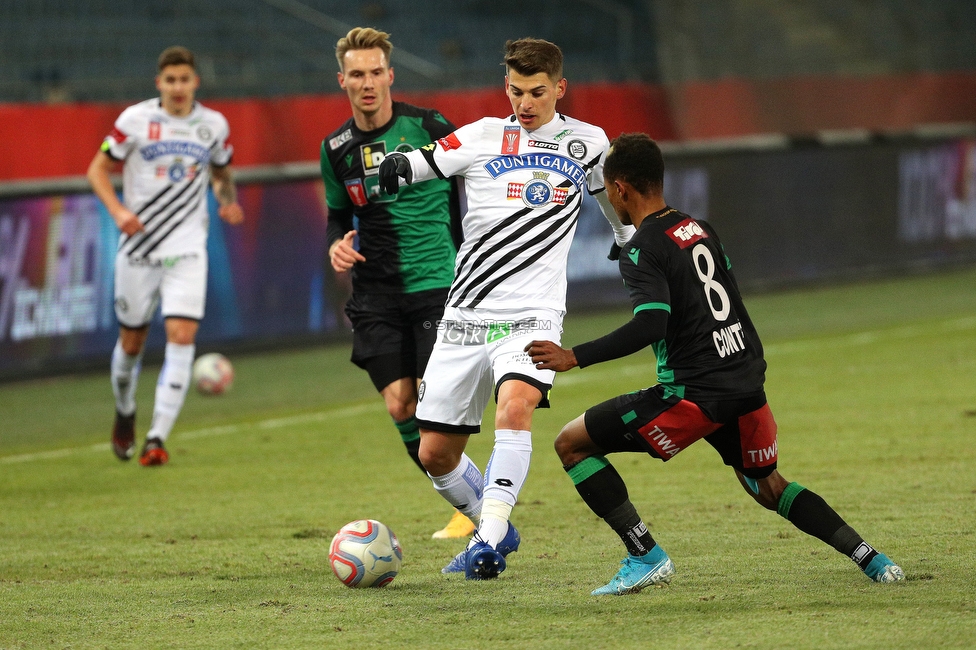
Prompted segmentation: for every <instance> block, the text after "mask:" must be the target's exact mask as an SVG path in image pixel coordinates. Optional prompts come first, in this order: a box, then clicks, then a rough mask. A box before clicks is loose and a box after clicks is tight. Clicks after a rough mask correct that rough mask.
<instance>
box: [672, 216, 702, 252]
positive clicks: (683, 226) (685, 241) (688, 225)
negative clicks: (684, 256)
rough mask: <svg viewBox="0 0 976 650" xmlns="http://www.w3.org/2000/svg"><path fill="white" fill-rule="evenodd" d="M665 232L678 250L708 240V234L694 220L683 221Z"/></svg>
mask: <svg viewBox="0 0 976 650" xmlns="http://www.w3.org/2000/svg"><path fill="white" fill-rule="evenodd" d="M665 232H666V233H667V234H668V237H670V238H671V239H673V240H674V243H675V244H677V245H678V247H679V248H688V247H689V246H691V245H692V244H694V243H695V242H697V241H699V240H701V239H707V238H708V233H707V232H705V231H704V230H703V229H702V227H701V226H699V225H698V222H697V221H695V220H694V219H685V220H684V221H682V222H681V223H679V224H678V225H676V226H674V227H673V228H670V229H668V230H666V231H665Z"/></svg>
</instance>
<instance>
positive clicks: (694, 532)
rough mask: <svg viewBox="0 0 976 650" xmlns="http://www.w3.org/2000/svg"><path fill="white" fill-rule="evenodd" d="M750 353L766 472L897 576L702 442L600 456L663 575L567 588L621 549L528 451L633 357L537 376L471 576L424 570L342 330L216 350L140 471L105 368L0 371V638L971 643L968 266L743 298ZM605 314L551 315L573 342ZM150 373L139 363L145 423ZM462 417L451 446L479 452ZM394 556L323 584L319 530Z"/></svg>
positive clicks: (455, 544)
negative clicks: (758, 361)
mask: <svg viewBox="0 0 976 650" xmlns="http://www.w3.org/2000/svg"><path fill="white" fill-rule="evenodd" d="M746 303H747V306H748V307H749V308H750V311H751V313H752V316H753V319H754V320H755V322H756V324H757V327H758V328H759V331H760V335H761V336H762V337H763V341H764V343H765V345H766V351H767V360H768V362H769V371H768V373H767V384H766V388H767V393H768V396H769V400H770V404H771V406H772V409H773V412H774V414H775V416H776V418H777V421H778V423H779V429H780V438H779V449H780V470H781V472H782V473H783V475H784V476H786V477H787V478H788V479H789V480H795V481H797V482H799V483H801V484H803V485H806V486H807V487H809V488H811V489H813V490H815V491H816V492H818V493H819V494H821V495H822V496H823V497H824V498H826V499H827V501H828V502H829V503H831V504H832V505H833V506H834V507H835V508H836V509H837V510H838V512H840V514H841V515H842V516H843V517H845V518H846V519H847V521H848V522H849V523H850V524H851V525H853V526H854V527H855V528H856V529H857V530H858V531H859V532H860V533H861V534H862V535H863V536H864V537H865V538H866V539H867V540H868V541H869V542H870V543H872V544H875V545H876V546H877V547H878V548H880V549H881V550H882V551H884V552H885V553H887V554H888V555H889V556H891V557H892V558H893V559H894V560H895V561H896V562H898V563H899V564H900V565H901V566H902V567H903V568H904V570H905V572H906V575H907V577H908V580H906V581H905V582H903V583H900V584H895V585H877V584H873V583H871V582H870V581H868V580H867V578H865V577H864V575H863V574H862V573H861V572H860V571H858V570H857V568H856V567H855V566H854V564H853V563H852V562H851V561H850V560H848V559H846V558H843V557H841V556H839V555H838V554H837V553H836V552H834V551H833V549H830V548H828V547H827V546H825V545H824V544H822V543H821V542H819V541H817V540H815V539H813V538H810V537H807V536H805V535H803V534H802V533H800V532H799V531H797V530H796V529H794V528H793V527H792V526H791V525H790V524H789V523H788V522H787V521H785V520H783V519H782V518H780V517H778V516H777V515H776V514H775V513H770V512H767V511H765V510H763V509H761V508H760V507H759V506H757V505H755V504H754V503H753V502H752V500H751V499H750V498H749V497H748V496H747V495H746V494H745V493H744V492H743V490H742V489H741V488H740V487H739V486H738V484H737V483H736V481H735V478H734V476H733V474H732V472H731V471H730V470H728V469H726V468H724V467H723V466H722V465H721V464H720V462H719V460H718V457H717V455H716V454H715V453H714V452H713V451H712V450H711V448H709V447H708V446H707V445H704V444H701V445H696V446H694V447H692V448H690V449H688V450H686V451H684V452H682V453H681V454H680V455H679V456H677V457H676V458H674V459H673V460H671V461H669V462H668V463H667V464H662V463H661V462H659V461H655V460H652V459H650V458H649V457H645V456H639V455H617V456H611V460H612V461H613V462H614V464H615V465H616V466H617V467H618V469H619V470H620V472H621V474H623V476H624V478H625V479H626V480H627V481H628V485H629V488H630V494H631V498H632V500H633V501H634V503H635V504H636V505H637V507H638V509H639V510H640V512H641V513H642V515H643V516H644V518H645V520H646V521H647V522H648V524H649V525H650V527H651V529H652V532H653V533H654V535H655V538H656V539H657V540H658V541H659V542H660V543H661V545H662V546H663V547H664V548H665V549H666V550H667V551H668V553H669V554H670V555H671V557H672V558H673V559H674V562H675V566H676V568H677V575H676V576H675V579H674V581H673V582H672V584H671V585H670V586H669V587H666V588H655V589H648V590H645V591H644V592H643V593H641V594H639V595H637V596H628V597H604V598H593V597H591V596H590V595H589V592H590V590H591V589H593V588H594V587H597V586H600V585H602V584H604V583H605V582H606V581H607V580H609V578H610V577H611V576H612V575H613V574H614V572H615V571H616V569H617V563H618V561H619V560H620V559H621V558H622V557H623V553H624V551H623V546H622V545H621V544H620V541H619V540H618V539H617V538H616V537H615V536H614V534H613V533H612V532H611V531H610V529H609V528H608V527H607V526H606V525H605V524H604V523H603V522H602V521H600V520H598V519H597V518H596V517H594V516H593V515H592V514H591V513H590V512H589V510H588V509H587V508H586V507H585V506H584V505H583V503H582V501H581V500H580V498H579V497H578V495H577V494H576V492H575V490H574V489H573V487H572V484H571V482H570V481H569V479H568V478H567V477H566V476H565V473H564V472H563V471H562V469H561V467H560V466H559V462H558V460H557V458H556V456H555V454H554V453H553V451H552V441H553V439H554V437H555V436H556V434H557V433H558V431H559V429H560V427H561V426H562V425H563V424H564V423H565V422H567V421H568V420H570V419H572V418H573V417H575V416H576V415H578V414H579V413H581V412H582V411H583V410H584V409H585V408H586V407H587V406H589V405H591V404H593V403H596V402H597V401H600V400H603V399H606V398H609V397H612V396H613V395H616V394H618V393H622V392H626V391H630V390H635V389H637V388H640V387H643V386H646V385H648V384H650V383H653V379H652V377H653V375H652V371H651V368H652V364H653V357H652V356H651V354H650V352H643V353H640V354H638V355H635V356H632V357H629V358H626V359H621V360H619V361H616V362H613V363H609V364H604V365H603V366H596V367H594V368H588V369H586V370H582V371H581V370H578V369H577V370H573V371H571V372H569V373H566V374H564V375H561V376H559V377H557V380H556V386H555V388H554V390H553V393H552V399H553V405H554V407H553V408H552V409H550V410H546V411H540V412H539V413H538V414H537V417H536V420H535V426H534V435H533V438H534V441H535V453H534V458H533V464H532V469H531V471H530V473H529V479H528V482H527V484H526V486H525V488H524V490H523V491H522V495H521V501H520V504H519V506H518V507H516V509H515V512H514V515H513V520H514V521H515V523H516V524H517V525H518V526H519V528H520V530H521V532H522V535H523V542H522V548H521V549H520V550H519V552H518V553H516V554H514V555H512V556H510V558H509V568H508V570H507V571H506V572H505V573H503V574H502V575H501V576H500V578H499V579H498V580H494V581H488V582H468V581H465V580H464V579H463V578H461V577H458V576H444V575H441V573H440V572H439V569H440V567H441V566H442V565H444V564H445V563H446V562H447V561H448V560H449V559H450V558H451V557H452V556H453V555H454V554H455V553H456V552H457V551H458V550H460V548H461V547H462V545H463V542H461V541H457V540H454V541H440V540H431V539H430V534H431V532H433V531H434V530H436V529H437V528H440V527H441V526H442V525H443V524H444V523H445V522H446V521H447V519H448V517H449V515H450V510H449V508H448V506H447V505H446V504H445V503H444V502H443V501H442V500H441V499H440V497H438V496H437V495H436V494H435V493H434V491H433V489H432V488H431V486H430V483H429V481H427V480H426V479H425V478H424V477H423V476H422V475H421V474H420V472H419V471H418V470H417V469H416V467H414V466H413V464H412V463H410V462H409V460H408V459H407V457H406V455H405V454H404V453H403V451H402V445H401V444H400V442H399V438H398V436H397V434H396V431H395V430H394V428H393V426H392V424H391V423H390V421H389V418H388V416H387V415H386V413H385V411H384V409H383V407H382V404H381V402H380V400H379V398H378V397H377V396H376V395H375V393H374V392H373V390H372V387H371V385H370V384H369V381H368V379H367V377H366V375H365V373H363V372H361V371H359V370H358V369H356V368H355V367H354V366H352V364H350V363H349V361H348V355H349V350H348V347H347V346H344V345H339V346H332V347H319V348H313V349H308V350H301V351H294V350H292V351H283V352H276V353H266V354H254V355H248V356H243V355H242V356H239V357H237V358H234V359H233V361H234V363H235V367H236V371H237V382H236V385H235V387H234V389H233V391H232V392H231V393H229V394H227V395H225V396H222V397H217V398H206V397H203V396H200V395H197V394H191V395H190V396H189V397H188V399H187V403H186V407H185V409H184V412H183V415H182V417H181V419H180V421H179V422H178V425H177V429H176V431H175V432H174V434H173V436H172V438H171V440H170V444H169V445H168V446H169V448H170V451H171V462H170V464H169V465H167V466H165V467H162V468H150V469H146V468H142V467H140V466H139V465H138V464H137V463H136V462H135V461H133V462H130V463H121V462H119V461H118V460H116V459H115V457H114V456H113V455H112V454H111V452H110V451H109V449H108V444H107V437H108V431H109V426H110V422H111V416H112V408H113V407H112V398H111V390H110V388H109V383H108V371H107V364H108V360H107V359H106V370H105V372H102V373H98V374H93V375H84V376H73V377H63V378H58V379H48V380H37V381H28V382H20V383H8V384H3V385H0V648H40V647H45V648H46V647H56V648H170V647H172V648H353V647H356V648H359V647H380V646H381V645H382V646H387V647H410V648H413V647H417V648H574V647H584V648H631V647H633V648H637V647H641V648H722V649H725V648H731V647H754V648H854V647H856V648H921V647H960V648H963V647H973V646H976V586H974V577H976V570H974V568H973V567H974V566H976V532H974V531H976V269H963V270H957V271H953V272H948V273H940V274H937V275H929V276H919V277H913V278H906V279H901V280H897V281H888V282H874V283H861V284H852V285H846V286H838V287H831V288H821V289H809V290H803V291H790V292H781V293H770V294H764V295H752V296H748V295H747V296H746ZM627 318H628V314H627V310H626V309H625V308H623V307H622V308H621V309H618V310H611V311H608V312H603V313H601V314H594V313H586V314H572V315H571V316H570V317H569V318H568V319H567V322H566V331H565V334H564V342H565V343H567V344H570V345H572V344H575V343H578V342H581V341H583V340H584V339H588V338H590V337H593V336H595V335H598V334H602V333H604V332H606V331H608V330H609V329H610V328H612V327H614V326H616V325H618V324H621V323H623V322H624V321H625V320H626V319H627ZM157 371H158V368H146V370H145V371H144V374H143V377H142V382H141V385H140V390H139V403H140V406H141V409H142V410H141V411H140V413H139V421H138V422H137V427H138V431H139V434H140V436H142V435H144V434H145V430H146V427H147V425H148V419H149V407H150V404H151V402H152V391H153V387H154V384H155V379H156V373H157ZM492 416H493V413H492V412H490V411H489V413H487V414H486V422H488V423H489V426H488V431H489V432H488V433H485V434H483V435H480V436H475V437H473V438H472V442H471V444H470V446H469V453H470V455H471V456H472V457H473V458H474V459H475V460H476V462H478V463H479V465H481V466H482V467H483V466H484V462H485V461H486V459H487V456H488V454H489V452H490V445H491V438H492V437H491V433H490V429H491V427H490V422H491V418H492ZM365 517H369V518H375V519H379V520H381V521H383V522H385V523H386V524H388V525H389V526H390V527H391V528H392V529H393V530H394V531H395V532H396V533H397V535H398V537H399V538H400V541H401V543H402V545H403V549H404V562H403V568H402V571H401V573H400V575H399V576H398V577H397V579H396V580H395V581H394V582H393V584H392V585H390V586H389V587H387V588H385V589H379V590H373V589H365V590H356V589H348V588H346V587H344V586H343V585H342V584H340V583H339V582H338V580H336V579H335V577H334V576H333V575H332V573H331V571H330V569H329V566H328V562H327V553H328V544H329V540H330V539H331V537H332V534H333V533H334V532H335V530H337V529H338V528H339V527H340V526H341V525H342V524H344V523H346V522H348V521H350V520H352V519H358V518H365Z"/></svg>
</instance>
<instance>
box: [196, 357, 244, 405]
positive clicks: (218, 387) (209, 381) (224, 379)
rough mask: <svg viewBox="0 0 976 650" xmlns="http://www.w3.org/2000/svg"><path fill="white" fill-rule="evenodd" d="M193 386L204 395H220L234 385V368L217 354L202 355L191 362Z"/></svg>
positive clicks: (225, 358)
mask: <svg viewBox="0 0 976 650" xmlns="http://www.w3.org/2000/svg"><path fill="white" fill-rule="evenodd" d="M193 385H194V386H196V387H197V390H198V391H200V392H201V393H203V394H204V395H220V394H221V393H226V392H227V391H229V390H230V387H231V386H233V385H234V366H232V365H230V361H228V360H227V357H225V356H224V355H222V354H220V353H219V352H210V353H208V354H202V355H200V356H199V357H197V360H196V361H194V362H193Z"/></svg>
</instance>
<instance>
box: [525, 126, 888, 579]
mask: <svg viewBox="0 0 976 650" xmlns="http://www.w3.org/2000/svg"><path fill="white" fill-rule="evenodd" d="M603 174H604V183H605V186H606V188H607V198H608V199H609V200H610V203H611V204H612V205H613V207H614V209H615V210H616V212H617V214H618V215H619V217H620V220H621V221H622V222H623V223H625V224H628V223H632V224H633V225H634V226H636V227H637V233H636V234H635V235H634V237H633V238H632V239H631V240H630V241H629V242H628V243H627V244H626V245H625V246H624V247H623V251H622V254H621V255H620V273H621V275H622V276H623V278H624V282H625V284H626V285H627V289H628V291H629V292H630V296H631V300H632V303H633V307H634V318H633V319H632V320H631V321H630V322H628V323H627V324H625V325H624V326H622V327H620V328H618V329H617V330H615V331H613V332H611V333H610V334H607V335H606V336H604V337H602V338H599V339H596V340H594V341H590V342H588V343H584V344H581V345H577V346H575V347H574V348H572V349H564V348H561V347H559V346H558V345H556V344H555V343H553V342H551V341H533V342H532V343H530V344H529V345H528V346H527V347H526V352H528V353H529V355H530V356H531V357H532V360H533V362H534V363H535V364H536V365H537V367H539V368H548V369H552V370H555V371H557V372H563V371H566V370H569V369H571V368H573V367H574V366H579V367H581V368H583V367H586V366H589V365H592V364H594V363H599V362H601V361H609V360H611V359H616V358H619V357H623V356H625V355H628V354H632V353H634V352H636V351H638V350H640V349H642V348H644V347H646V346H648V345H650V346H652V347H653V349H654V352H655V354H656V355H657V366H658V367H657V378H658V382H659V383H658V384H657V385H655V386H653V387H651V388H647V389H645V390H642V391H638V392H636V393H630V394H627V395H621V396H619V397H615V398H613V399H611V400H608V401H606V402H603V403H602V404H598V405H596V406H594V407H592V408H590V409H588V410H587V411H586V412H585V413H584V414H583V415H581V416H579V417H578V418H576V419H575V420H573V421H572V422H570V423H569V424H567V425H566V426H565V427H563V430H562V431H561V432H560V434H559V436H558V437H557V438H556V444H555V446H556V453H557V454H558V455H559V458H560V460H561V461H562V463H563V467H564V468H565V469H566V472H567V473H568V474H569V477H570V478H571V479H572V481H573V484H574V485H575V486H576V490H577V491H578V492H579V494H580V496H581V497H582V498H583V501H584V502H586V505H588V506H589V507H590V509H591V510H593V512H595V513H596V514H597V515H598V516H599V517H601V518H603V519H604V520H605V521H606V522H607V524H608V525H609V526H610V527H611V528H613V530H614V531H615V532H616V533H617V534H618V535H619V536H620V538H621V540H622V541H623V542H624V545H625V546H626V547H627V553H628V554H627V557H626V558H625V559H624V560H623V562H622V563H621V564H622V565H623V566H622V567H621V569H620V571H619V572H618V573H617V575H616V576H614V578H613V579H612V580H611V581H610V582H609V584H607V585H605V586H603V587H600V588H599V589H596V590H594V591H593V595H603V594H613V595H622V594H629V593H637V592H639V591H640V590H641V589H643V588H644V587H647V586H649V585H654V584H661V583H668V582H670V581H671V577H672V576H673V575H674V565H673V564H672V562H671V559H670V558H669V557H668V555H667V553H665V552H664V550H663V549H662V548H661V547H660V546H658V545H657V543H656V542H655V541H654V539H653V538H652V537H651V534H650V533H649V532H648V530H647V527H646V526H645V525H644V522H643V521H642V520H641V517H640V515H639V514H638V513H637V510H636V509H635V508H634V505H633V504H632V503H631V502H630V499H629V497H628V493H627V487H626V485H625V484H624V481H623V479H622V478H621V477H620V475H619V474H618V473H617V471H616V469H614V467H613V465H611V464H610V463H609V461H608V460H607V459H606V454H609V453H613V452H644V453H648V454H650V455H651V456H653V457H655V458H660V459H661V460H664V461H667V460H668V459H670V458H671V457H673V456H674V455H675V454H677V453H678V452H680V451H681V450H682V449H685V448H687V447H688V446H690V445H691V444H692V443H694V442H696V441H698V440H700V439H702V438H704V439H705V440H706V441H707V442H708V443H709V444H711V445H712V446H713V447H714V448H715V450H716V451H717V452H718V453H719V455H720V456H721V457H722V460H723V461H724V463H725V464H726V465H728V466H730V467H732V469H733V470H734V471H735V474H736V477H737V478H738V479H739V482H740V483H741V484H742V486H743V488H745V490H746V492H748V493H749V495H750V496H751V497H752V498H753V499H755V500H756V501H757V502H758V503H759V504H760V505H761V506H763V507H764V508H767V509H769V510H774V511H776V512H778V513H779V514H780V515H782V516H783V517H785V518H786V519H788V520H789V521H790V522H791V523H792V524H793V525H794V526H796V527H797V528H799V529H800V530H801V531H803V532H805V533H807V534H809V535H813V536H814V537H817V538H818V539H820V540H822V541H824V542H826V543H827V544H830V545H831V546H833V547H834V548H835V549H837V551H839V552H841V553H843V554H844V555H847V556H848V557H850V558H851V559H852V560H854V562H855V563H857V565H858V566H859V567H860V568H861V569H862V570H863V571H864V572H865V574H867V575H868V577H870V578H871V579H872V580H874V581H875V582H895V581H898V580H903V579H904V573H903V572H902V570H901V568H899V567H898V566H897V565H895V564H894V563H893V562H892V561H891V560H890V559H888V557H887V556H885V555H884V554H882V553H878V552H877V551H875V550H874V548H872V547H871V546H870V545H869V544H867V543H866V542H864V540H863V539H862V538H861V537H860V535H858V534H857V532H855V531H854V529H853V528H851V527H850V526H848V525H847V524H846V523H845V521H844V520H843V519H842V518H841V517H840V515H838V514H837V513H836V512H835V511H834V510H833V508H831V507H830V506H829V505H828V504H827V503H826V502H825V501H824V500H823V499H822V498H821V497H819V496H818V495H816V494H815V493H814V492H812V491H810V490H808V489H806V488H804V487H803V486H801V485H799V484H798V483H790V482H788V481H787V480H786V479H784V478H783V477H782V476H781V475H780V474H779V472H778V471H777V469H776V462H777V443H776V423H775V422H774V421H773V416H772V413H771V411H770V410H769V406H768V405H767V403H766V395H765V393H764V391H763V382H764V378H765V370H766V362H765V361H764V360H763V350H762V344H761V343H760V341H759V336H758V334H757V333H756V330H755V328H754V327H753V324H752V321H751V320H750V319H749V315H748V313H746V310H745V307H744V305H743V304H742V299H741V296H740V295H739V290H738V286H737V284H736V281H735V277H734V276H733V274H732V270H731V263H730V262H729V260H728V258H727V257H726V256H725V253H724V251H723V249H722V245H721V242H720V241H719V238H718V235H717V234H716V232H715V230H714V229H713V228H712V226H711V225H709V224H708V223H707V222H703V221H696V220H695V219H692V218H691V217H689V216H688V215H686V214H682V213H681V212H679V211H677V210H675V209H674V208H671V207H669V206H668V205H667V204H666V203H665V200H664V196H663V185H664V161H663V157H662V155H661V150H660V149H659V148H658V146H657V144H656V143H655V142H654V141H653V140H651V139H650V138H649V137H648V136H646V135H644V134H623V135H621V136H620V137H618V138H617V139H616V140H614V141H613V143H612V146H611V149H610V153H609V154H608V155H607V160H606V164H605V167H604V171H603Z"/></svg>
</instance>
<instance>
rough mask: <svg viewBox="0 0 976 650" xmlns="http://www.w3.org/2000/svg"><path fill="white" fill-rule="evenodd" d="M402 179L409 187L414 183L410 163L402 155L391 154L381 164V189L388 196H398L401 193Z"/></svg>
mask: <svg viewBox="0 0 976 650" xmlns="http://www.w3.org/2000/svg"><path fill="white" fill-rule="evenodd" d="M401 178H402V179H403V180H404V181H406V183H407V185H409V184H410V183H411V182H412V181H413V170H412V169H411V168H410V161H409V160H407V157H406V156H404V155H403V154H401V153H391V154H390V155H388V156H386V157H385V158H384V159H383V162H381V163H380V170H379V181H380V187H381V188H382V189H383V191H384V192H386V193H387V194H396V193H397V192H399V191H400V179H401Z"/></svg>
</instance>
